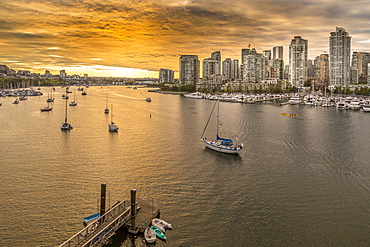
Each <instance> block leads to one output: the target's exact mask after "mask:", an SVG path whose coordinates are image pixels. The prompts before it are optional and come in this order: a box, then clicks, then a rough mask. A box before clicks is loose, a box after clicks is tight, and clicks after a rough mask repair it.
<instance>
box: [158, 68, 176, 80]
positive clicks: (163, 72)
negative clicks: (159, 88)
mask: <svg viewBox="0 0 370 247" xmlns="http://www.w3.org/2000/svg"><path fill="white" fill-rule="evenodd" d="M173 82H174V71H173V70H170V69H160V70H159V83H173Z"/></svg>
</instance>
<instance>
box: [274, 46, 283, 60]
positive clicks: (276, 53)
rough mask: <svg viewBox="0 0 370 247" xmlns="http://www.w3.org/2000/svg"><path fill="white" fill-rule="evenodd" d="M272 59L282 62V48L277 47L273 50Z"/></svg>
mask: <svg viewBox="0 0 370 247" xmlns="http://www.w3.org/2000/svg"><path fill="white" fill-rule="evenodd" d="M272 58H273V59H281V60H283V59H284V57H283V47H282V46H275V47H274V48H272Z"/></svg>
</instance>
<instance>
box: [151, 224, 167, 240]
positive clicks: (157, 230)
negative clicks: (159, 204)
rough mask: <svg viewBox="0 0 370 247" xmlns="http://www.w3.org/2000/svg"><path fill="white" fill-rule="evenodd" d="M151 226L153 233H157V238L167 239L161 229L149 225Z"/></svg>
mask: <svg viewBox="0 0 370 247" xmlns="http://www.w3.org/2000/svg"><path fill="white" fill-rule="evenodd" d="M151 228H152V229H153V230H154V232H155V235H157V237H158V238H160V239H163V240H166V239H167V237H166V235H165V234H164V233H163V232H162V231H161V230H159V229H158V228H157V227H155V226H151Z"/></svg>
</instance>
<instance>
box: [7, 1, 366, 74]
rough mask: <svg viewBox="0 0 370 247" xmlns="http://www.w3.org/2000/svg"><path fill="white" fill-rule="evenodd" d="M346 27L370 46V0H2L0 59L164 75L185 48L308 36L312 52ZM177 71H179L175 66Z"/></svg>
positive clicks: (261, 44)
mask: <svg viewBox="0 0 370 247" xmlns="http://www.w3.org/2000/svg"><path fill="white" fill-rule="evenodd" d="M336 27H343V28H345V29H346V30H347V32H349V34H350V36H352V51H367V52H370V4H369V1H368V0H352V1H348V0H347V1H344V0H193V1H191V0H181V1H180V0H127V1H126V0H1V1H0V64H6V65H8V66H9V67H10V68H13V69H16V70H18V69H21V70H30V71H31V72H39V73H44V72H45V70H50V71H51V72H52V73H53V74H59V70H62V69H65V70H66V71H67V74H81V75H83V74H85V73H87V74H89V75H91V76H94V75H95V76H127V77H151V76H153V77H158V71H159V69H160V68H166V69H172V70H174V71H175V72H178V67H179V57H180V55H198V56H199V59H200V61H202V60H203V59H204V58H207V57H210V54H211V53H212V52H214V51H221V59H222V60H224V59H225V58H232V59H239V60H240V56H241V49H243V48H247V47H248V45H249V44H251V47H254V48H256V50H257V52H260V53H261V52H262V51H263V50H272V48H273V47H274V46H283V47H284V53H285V54H284V56H285V57H284V60H285V61H287V58H288V53H287V51H288V47H289V44H290V41H291V40H292V38H293V37H294V36H297V35H298V36H302V38H304V39H308V46H309V58H311V59H313V58H315V56H317V55H319V54H321V53H323V52H324V51H328V49H329V48H328V43H329V35H330V32H333V31H335V29H336ZM175 77H177V73H175Z"/></svg>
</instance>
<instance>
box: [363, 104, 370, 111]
mask: <svg viewBox="0 0 370 247" xmlns="http://www.w3.org/2000/svg"><path fill="white" fill-rule="evenodd" d="M362 110H363V111H364V112H370V105H363V106H362Z"/></svg>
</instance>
